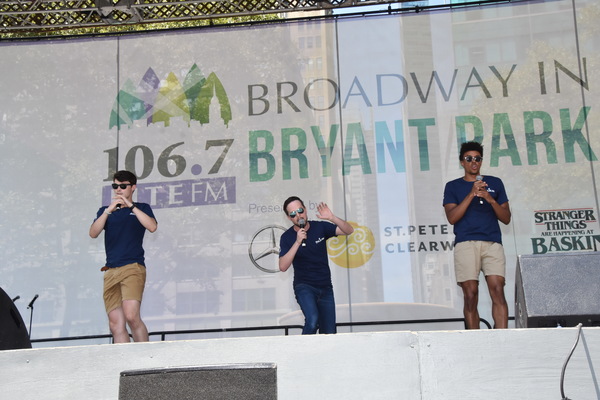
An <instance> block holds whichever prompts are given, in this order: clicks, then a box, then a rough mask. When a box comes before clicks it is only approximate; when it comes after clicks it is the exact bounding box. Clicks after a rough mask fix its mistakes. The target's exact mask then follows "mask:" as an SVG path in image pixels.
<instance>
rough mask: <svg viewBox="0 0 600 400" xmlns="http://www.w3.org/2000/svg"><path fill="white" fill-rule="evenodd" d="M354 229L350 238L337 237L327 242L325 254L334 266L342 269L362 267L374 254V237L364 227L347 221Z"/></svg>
mask: <svg viewBox="0 0 600 400" xmlns="http://www.w3.org/2000/svg"><path fill="white" fill-rule="evenodd" d="M348 223H349V224H350V225H352V227H353V228H354V233H352V235H350V236H338V237H334V238H331V239H329V240H328V241H327V253H328V254H329V258H331V261H333V262H334V263H335V264H337V265H339V266H340V267H344V268H358V267H362V266H363V265H365V264H366V263H367V261H369V260H370V259H371V257H372V256H373V253H374V252H375V236H373V232H371V230H370V229H369V228H367V227H366V226H360V225H358V224H357V223H356V222H352V221H348Z"/></svg>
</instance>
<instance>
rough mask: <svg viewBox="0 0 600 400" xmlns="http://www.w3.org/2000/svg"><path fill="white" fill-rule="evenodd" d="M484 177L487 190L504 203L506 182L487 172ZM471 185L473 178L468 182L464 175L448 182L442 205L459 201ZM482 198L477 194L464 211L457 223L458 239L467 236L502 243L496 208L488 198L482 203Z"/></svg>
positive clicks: (456, 234)
mask: <svg viewBox="0 0 600 400" xmlns="http://www.w3.org/2000/svg"><path fill="white" fill-rule="evenodd" d="M483 180H484V181H485V183H487V185H488V187H487V191H488V193H489V194H490V195H491V196H492V197H493V198H494V199H495V200H496V202H497V203H498V204H500V205H502V204H504V203H506V202H507V201H508V197H507V195H506V191H505V190H504V184H503V183H502V181H501V180H500V178H496V177H495V176H489V175H485V176H484V177H483ZM472 187H473V182H468V181H466V180H464V179H463V178H458V179H455V180H453V181H450V182H448V183H447V184H446V187H445V188H444V200H443V205H446V204H460V202H462V201H463V199H464V198H465V197H466V196H467V195H469V193H470V192H471V188H472ZM479 200H480V198H479V197H474V198H473V200H471V204H469V208H467V211H466V212H465V215H464V216H463V217H462V218H461V219H460V220H459V221H458V222H457V223H455V224H454V235H455V237H456V238H455V243H460V242H466V241H467V240H482V241H486V242H496V243H500V244H501V243H502V232H501V231H500V225H499V224H498V217H496V213H495V212H494V209H493V208H492V206H491V204H489V203H488V202H487V201H485V200H483V204H481V203H480V202H479Z"/></svg>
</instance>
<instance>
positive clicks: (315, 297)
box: [294, 283, 337, 335]
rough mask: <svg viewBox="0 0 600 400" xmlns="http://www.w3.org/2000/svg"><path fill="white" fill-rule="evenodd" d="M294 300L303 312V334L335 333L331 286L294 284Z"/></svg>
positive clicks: (333, 301)
mask: <svg viewBox="0 0 600 400" xmlns="http://www.w3.org/2000/svg"><path fill="white" fill-rule="evenodd" d="M294 294H295V295H296V301H297V302H298V304H299V305H300V309H301V310H302V313H303V314H304V328H303V329H302V334H303V335H311V334H314V333H317V330H318V331H319V333H336V332H337V331H336V326H335V300H334V298H333V288H331V287H327V288H316V287H314V286H311V285H308V284H306V283H299V284H297V285H296V286H294Z"/></svg>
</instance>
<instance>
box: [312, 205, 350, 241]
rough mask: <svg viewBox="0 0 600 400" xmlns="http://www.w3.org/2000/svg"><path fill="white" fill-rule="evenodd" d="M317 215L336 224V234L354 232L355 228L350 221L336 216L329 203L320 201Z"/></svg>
mask: <svg viewBox="0 0 600 400" xmlns="http://www.w3.org/2000/svg"><path fill="white" fill-rule="evenodd" d="M317 217H319V218H321V219H325V220H327V221H329V222H331V223H333V224H335V225H336V228H335V234H336V235H350V234H352V232H354V228H353V227H352V225H350V224H349V223H348V222H346V221H344V220H343V219H341V218H339V217H336V216H335V215H333V212H331V210H330V209H329V207H328V206H327V204H325V203H319V205H318V206H317Z"/></svg>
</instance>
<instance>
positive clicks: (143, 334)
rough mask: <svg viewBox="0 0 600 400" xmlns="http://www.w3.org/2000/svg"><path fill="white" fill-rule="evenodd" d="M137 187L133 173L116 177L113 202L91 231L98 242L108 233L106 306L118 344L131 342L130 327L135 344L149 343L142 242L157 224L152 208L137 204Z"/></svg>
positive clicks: (106, 242)
mask: <svg viewBox="0 0 600 400" xmlns="http://www.w3.org/2000/svg"><path fill="white" fill-rule="evenodd" d="M136 183H137V177H136V176H135V174H133V173H131V172H129V171H118V172H117V173H115V174H114V176H113V184H112V187H113V189H114V197H113V199H112V202H111V204H110V205H109V206H103V207H100V209H99V210H98V213H97V215H96V219H95V220H94V222H93V223H92V226H91V227H90V237H92V238H94V239H95V238H97V237H98V236H99V235H100V233H101V232H102V231H104V249H105V251H106V265H105V266H104V267H102V271H105V272H104V306H105V308H106V313H107V314H108V324H109V327H110V332H111V333H112V335H113V341H114V342H115V343H127V342H129V333H128V332H127V327H126V325H128V326H129V329H130V330H131V335H132V336H133V340H134V341H136V342H147V341H148V329H147V328H146V324H144V322H143V321H142V318H141V316H140V307H141V303H142V294H143V293H144V285H145V284H146V266H145V265H146V264H145V262H144V248H143V247H142V242H143V240H144V234H145V233H146V230H148V231H150V232H154V231H156V228H157V222H156V219H155V218H154V214H153V213H152V209H151V208H150V205H149V204H146V203H134V202H133V198H132V197H133V192H134V191H135V189H136Z"/></svg>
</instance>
